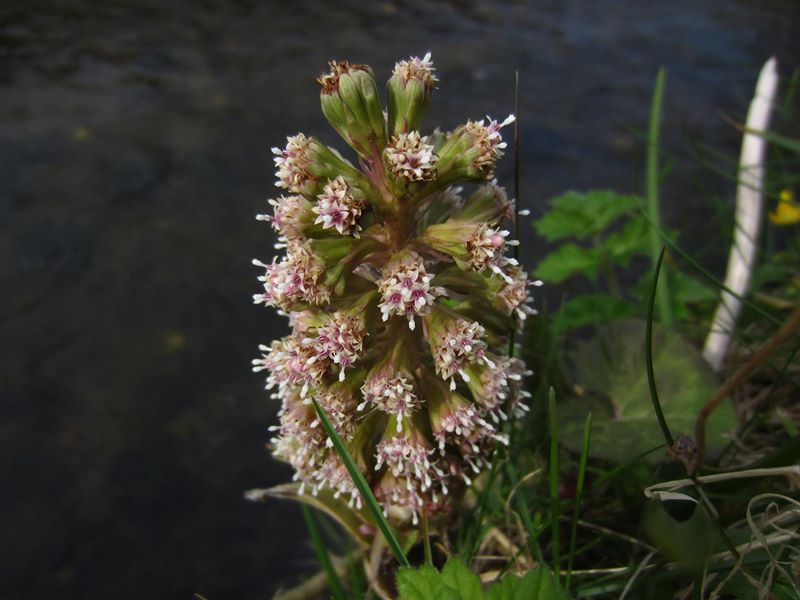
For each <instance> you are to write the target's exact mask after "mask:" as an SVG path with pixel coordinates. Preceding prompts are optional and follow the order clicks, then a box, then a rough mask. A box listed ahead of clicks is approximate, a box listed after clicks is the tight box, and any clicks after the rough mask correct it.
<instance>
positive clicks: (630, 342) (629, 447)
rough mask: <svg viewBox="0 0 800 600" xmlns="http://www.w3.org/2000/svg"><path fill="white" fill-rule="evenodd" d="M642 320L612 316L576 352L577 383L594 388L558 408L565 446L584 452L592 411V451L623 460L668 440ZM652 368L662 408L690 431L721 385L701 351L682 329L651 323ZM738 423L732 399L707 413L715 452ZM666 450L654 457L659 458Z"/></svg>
mask: <svg viewBox="0 0 800 600" xmlns="http://www.w3.org/2000/svg"><path fill="white" fill-rule="evenodd" d="M644 335H645V322H644V321H643V320H641V319H623V320H620V321H614V322H612V323H610V324H608V325H606V326H605V327H603V328H601V329H600V331H598V333H597V335H596V336H595V337H594V338H593V339H592V340H589V341H588V342H584V343H583V344H582V345H581V346H580V347H579V348H578V349H577V351H576V352H575V353H574V354H573V356H572V359H573V363H574V364H575V370H576V378H577V382H576V383H579V384H581V385H583V386H585V387H586V388H587V389H588V390H589V392H590V393H589V394H587V395H586V396H585V397H583V398H571V399H569V400H566V401H564V402H563V403H561V404H560V406H559V428H560V429H562V430H563V432H562V434H561V437H562V439H563V440H564V443H565V444H566V445H567V446H569V447H570V448H571V449H572V450H575V451H576V452H579V451H580V441H581V431H582V429H583V422H584V418H585V416H586V413H587V412H588V411H592V415H593V425H592V448H591V456H592V457H595V458H603V459H608V460H612V461H616V462H625V460H626V459H628V458H629V457H631V456H635V455H637V454H640V453H643V452H645V451H646V450H648V449H650V448H652V447H653V446H655V445H657V444H658V443H659V442H661V441H663V440H662V436H661V432H660V429H659V425H658V421H657V420H656V417H655V414H654V412H653V407H652V403H651V399H650V393H649V388H648V383H647V375H646V368H645V353H644ZM653 365H654V371H655V379H656V385H657V388H658V391H659V397H660V401H661V407H662V409H663V411H664V416H665V418H666V421H667V423H668V424H669V427H670V429H671V431H672V432H673V434H678V433H684V434H691V433H692V432H693V431H694V422H695V419H696V417H697V414H698V412H699V411H700V409H701V408H702V406H703V405H704V404H705V402H706V401H707V400H708V399H709V398H711V397H712V396H713V394H714V392H715V391H716V389H717V387H718V386H719V382H718V380H717V378H716V376H715V375H714V373H713V372H712V371H711V369H710V367H709V366H708V365H707V364H706V362H705V361H704V360H703V358H702V356H701V355H700V353H699V352H698V351H697V349H695V348H694V347H693V346H692V345H690V344H689V343H688V342H686V341H685V340H684V339H683V338H682V337H681V336H680V335H679V334H678V333H676V332H675V331H672V330H670V329H667V328H664V327H660V326H658V325H657V324H654V329H653ZM735 427H736V416H735V413H734V411H733V407H732V406H731V404H730V403H728V402H724V403H722V404H721V405H720V406H719V407H718V408H717V409H716V410H715V411H714V412H713V413H712V414H711V417H710V418H709V422H708V427H707V437H708V448H709V451H710V452H711V453H712V454H713V453H714V451H718V450H720V449H721V448H722V446H723V445H724V443H725V435H726V434H728V433H729V432H730V431H732V430H733V429H734V428H735ZM661 457H663V454H660V453H658V452H656V453H652V454H649V455H648V456H647V458H646V459H645V460H650V461H657V460H659V459H660V458H661Z"/></svg>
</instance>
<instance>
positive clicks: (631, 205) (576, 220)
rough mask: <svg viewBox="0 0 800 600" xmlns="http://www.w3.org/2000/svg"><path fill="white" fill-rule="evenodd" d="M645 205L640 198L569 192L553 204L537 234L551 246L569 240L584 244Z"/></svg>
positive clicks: (594, 192)
mask: <svg viewBox="0 0 800 600" xmlns="http://www.w3.org/2000/svg"><path fill="white" fill-rule="evenodd" d="M641 202H642V200H641V198H639V197H637V196H621V195H619V194H617V193H616V192H612V191H608V190H597V191H593V192H587V193H581V192H575V191H569V192H567V193H565V194H562V195H561V196H558V197H556V198H553V199H552V200H551V201H550V210H549V211H548V212H547V213H545V215H544V216H542V218H541V219H539V220H538V221H536V223H535V227H536V231H537V232H538V233H539V235H541V236H542V237H544V238H546V239H547V241H549V242H556V241H559V240H562V239H565V238H569V237H573V238H577V239H579V240H583V239H586V238H589V237H591V236H594V235H597V234H599V233H600V232H602V231H604V230H605V229H606V228H607V227H608V226H609V225H611V224H612V223H614V222H615V221H617V220H618V219H619V218H620V217H622V216H624V215H625V214H626V213H629V212H632V211H634V210H635V209H636V208H637V207H638V206H640V205H641Z"/></svg>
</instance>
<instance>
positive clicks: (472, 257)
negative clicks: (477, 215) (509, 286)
mask: <svg viewBox="0 0 800 600" xmlns="http://www.w3.org/2000/svg"><path fill="white" fill-rule="evenodd" d="M506 237H508V231H505V230H498V229H495V228H493V227H489V226H488V225H487V224H486V223H482V224H480V225H479V226H478V227H476V228H475V231H474V233H473V234H472V235H471V236H469V237H468V238H467V240H466V242H465V243H466V245H467V252H469V263H468V265H469V268H470V269H472V270H473V271H480V270H481V269H484V268H486V267H489V268H490V269H492V270H493V271H495V272H497V271H498V270H500V265H501V264H503V263H504V262H506V260H507V259H505V257H504V256H503V252H504V251H505V245H506ZM500 272H501V273H502V271H500Z"/></svg>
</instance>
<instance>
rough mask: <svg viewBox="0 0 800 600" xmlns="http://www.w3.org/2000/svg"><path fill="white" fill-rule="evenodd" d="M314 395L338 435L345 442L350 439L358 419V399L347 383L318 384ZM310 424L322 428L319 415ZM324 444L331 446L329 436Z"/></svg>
mask: <svg viewBox="0 0 800 600" xmlns="http://www.w3.org/2000/svg"><path fill="white" fill-rule="evenodd" d="M314 397H315V398H316V399H317V402H319V404H320V406H321V407H322V408H323V409H324V410H325V414H326V415H327V416H328V420H329V421H330V422H331V425H332V426H333V428H334V429H335V430H336V433H338V434H339V437H341V438H342V439H343V440H344V441H346V442H347V441H350V440H351V439H352V438H353V434H354V432H355V429H356V425H357V421H358V412H357V409H356V406H357V405H358V399H357V398H356V397H355V395H354V394H353V390H352V389H350V387H349V386H347V385H344V384H341V383H334V384H333V385H330V386H324V385H323V386H319V387H318V388H317V389H316V392H315V396H314ZM306 401H307V400H306ZM315 417H316V415H315ZM311 426H312V427H319V429H320V430H321V429H322V423H321V422H320V421H319V417H316V419H315V420H314V422H313V423H312V424H311ZM325 445H326V446H327V447H329V448H331V447H333V442H332V441H331V439H330V438H327V440H326V442H325Z"/></svg>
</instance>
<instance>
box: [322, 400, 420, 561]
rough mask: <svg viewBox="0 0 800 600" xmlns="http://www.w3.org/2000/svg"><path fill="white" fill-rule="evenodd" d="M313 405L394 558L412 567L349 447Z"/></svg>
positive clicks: (323, 413) (326, 417)
mask: <svg viewBox="0 0 800 600" xmlns="http://www.w3.org/2000/svg"><path fill="white" fill-rule="evenodd" d="M311 403H312V404H313V405H314V410H315V411H317V416H318V417H319V420H320V421H321V422H322V426H323V427H324V428H325V432H326V433H327V434H328V437H329V438H330V439H331V441H332V442H333V447H334V448H336V452H338V453H339V456H340V457H341V458H342V462H343V463H344V466H345V467H346V468H347V472H348V473H350V477H352V478H353V483H355V485H356V487H357V488H358V491H359V493H360V494H361V497H362V498H363V499H364V503H365V504H366V505H367V508H368V509H369V512H370V514H372V518H373V519H375V524H376V525H377V526H378V529H380V530H381V533H382V534H383V537H384V538H385V539H386V543H387V544H388V545H389V549H390V550H391V551H392V554H394V557H395V558H396V559H397V562H398V563H400V566H401V567H410V566H411V564H410V563H409V562H408V559H407V558H406V555H405V553H404V552H403V549H402V547H401V546H400V542H398V541H397V538H396V537H395V535H394V532H393V531H392V527H391V525H389V522H388V521H387V520H386V517H384V516H383V511H382V510H381V507H380V505H379V504H378V501H377V500H376V499H375V495H374V494H373V493H372V490H371V489H370V487H369V484H368V483H367V480H366V479H364V475H362V474H361V471H359V469H358V466H356V463H355V461H354V460H353V457H352V456H350V453H349V452H348V451H347V447H346V446H345V445H344V442H342V439H341V438H340V437H339V435H338V434H337V433H336V430H334V428H333V426H332V425H331V422H330V421H329V420H328V415H326V414H325V411H324V410H322V407H321V406H320V405H319V403H318V402H317V400H316V398H312V399H311Z"/></svg>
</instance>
